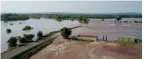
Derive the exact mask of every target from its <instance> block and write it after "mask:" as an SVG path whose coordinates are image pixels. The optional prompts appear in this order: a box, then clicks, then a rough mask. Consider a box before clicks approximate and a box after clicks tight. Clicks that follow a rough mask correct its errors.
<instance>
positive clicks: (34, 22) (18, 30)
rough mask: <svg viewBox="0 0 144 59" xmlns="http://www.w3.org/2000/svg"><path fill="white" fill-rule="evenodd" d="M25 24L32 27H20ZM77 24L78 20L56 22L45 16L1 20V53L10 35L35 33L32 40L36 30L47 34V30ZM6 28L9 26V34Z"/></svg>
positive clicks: (6, 45) (55, 29)
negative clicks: (28, 29)
mask: <svg viewBox="0 0 144 59" xmlns="http://www.w3.org/2000/svg"><path fill="white" fill-rule="evenodd" d="M20 23H22V24H20ZM10 24H13V25H10ZM26 25H30V26H31V27H33V29H32V30H30V31H23V30H22V29H23V28H24V27H25V26H26ZM78 25H80V23H79V22H78V21H69V20H64V21H61V22H58V21H56V20H53V19H45V18H41V19H29V20H25V21H8V22H4V21H1V53H2V52H4V51H6V50H7V49H8V43H7V41H8V39H9V38H10V37H13V36H23V34H35V37H34V38H33V40H36V38H37V36H36V34H37V32H38V31H42V32H43V34H48V33H49V32H52V31H57V30H60V29H61V28H63V27H74V26H78ZM7 28H10V29H11V30H12V32H11V33H10V34H7V32H6V29H7Z"/></svg>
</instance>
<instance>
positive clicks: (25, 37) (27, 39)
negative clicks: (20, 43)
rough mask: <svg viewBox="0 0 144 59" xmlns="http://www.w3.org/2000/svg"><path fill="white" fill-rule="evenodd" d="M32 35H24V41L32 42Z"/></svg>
mask: <svg viewBox="0 0 144 59" xmlns="http://www.w3.org/2000/svg"><path fill="white" fill-rule="evenodd" d="M33 37H34V34H24V39H25V41H26V42H29V41H32V39H33Z"/></svg>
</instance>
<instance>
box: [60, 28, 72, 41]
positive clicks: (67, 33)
mask: <svg viewBox="0 0 144 59" xmlns="http://www.w3.org/2000/svg"><path fill="white" fill-rule="evenodd" d="M61 35H62V36H63V38H65V39H68V38H69V36H70V35H71V29H70V28H66V27H64V28H62V29H61Z"/></svg>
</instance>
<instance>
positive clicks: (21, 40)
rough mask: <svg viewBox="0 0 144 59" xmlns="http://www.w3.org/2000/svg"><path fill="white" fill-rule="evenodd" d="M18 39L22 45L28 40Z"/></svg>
mask: <svg viewBox="0 0 144 59" xmlns="http://www.w3.org/2000/svg"><path fill="white" fill-rule="evenodd" d="M17 39H18V40H19V41H20V43H25V42H26V40H25V39H24V38H23V37H20V36H18V37H17Z"/></svg>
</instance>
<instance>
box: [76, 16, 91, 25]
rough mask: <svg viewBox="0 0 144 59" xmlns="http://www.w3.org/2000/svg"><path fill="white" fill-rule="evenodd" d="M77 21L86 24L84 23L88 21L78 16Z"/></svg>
mask: <svg viewBox="0 0 144 59" xmlns="http://www.w3.org/2000/svg"><path fill="white" fill-rule="evenodd" d="M78 21H79V22H80V23H83V24H86V23H88V21H89V20H88V19H87V18H86V17H85V16H80V17H79V19H78Z"/></svg>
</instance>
